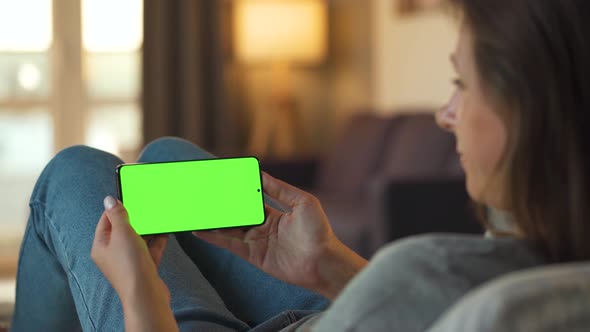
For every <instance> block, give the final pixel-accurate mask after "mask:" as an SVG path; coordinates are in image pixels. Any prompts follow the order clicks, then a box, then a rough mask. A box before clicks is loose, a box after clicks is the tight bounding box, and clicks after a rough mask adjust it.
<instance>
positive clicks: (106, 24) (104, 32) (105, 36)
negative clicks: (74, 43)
mask: <svg viewBox="0 0 590 332" xmlns="http://www.w3.org/2000/svg"><path fill="white" fill-rule="evenodd" d="M19 1H20V0H19ZM56 1H59V0H56ZM142 25H143V1H142V0H123V1H120V0H82V39H83V44H84V49H86V50H87V51H89V52H130V51H135V50H137V49H139V48H140V47H141V44H142V42H143V26H142Z"/></svg>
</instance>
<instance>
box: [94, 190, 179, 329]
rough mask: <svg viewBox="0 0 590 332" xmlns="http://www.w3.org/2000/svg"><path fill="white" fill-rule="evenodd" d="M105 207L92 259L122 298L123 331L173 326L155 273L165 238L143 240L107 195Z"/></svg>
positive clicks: (163, 288) (166, 296)
mask: <svg viewBox="0 0 590 332" xmlns="http://www.w3.org/2000/svg"><path fill="white" fill-rule="evenodd" d="M104 206H105V212H104V213H103V214H102V216H101V218H100V220H99V221H98V225H97V226H96V233H95V235H94V243H93V244H92V251H91V257H92V259H93V260H94V262H95V263H96V265H97V266H98V268H99V269H100V270H101V271H102V273H103V274H104V275H105V277H106V278H107V279H108V280H109V282H110V283H111V285H112V286H113V288H114V289H115V291H116V292H117V294H118V295H119V298H120V299H121V303H122V305H123V311H124V313H125V325H126V330H142V328H141V327H142V326H150V325H145V324H154V325H152V327H157V326H161V327H170V328H171V326H170V325H171V324H173V326H176V324H175V321H174V317H173V316H172V311H171V310H170V292H169V290H168V288H167V287H166V285H165V284H164V282H163V281H162V279H160V276H159V275H158V271H157V267H158V265H159V263H160V260H161V259H162V253H163V252H164V248H165V247H166V243H167V240H168V237H167V236H166V235H154V236H148V237H145V238H142V237H140V236H139V235H137V233H136V232H135V230H134V229H133V228H132V227H131V225H130V224H129V217H128V215H127V210H126V209H125V207H124V206H123V204H122V203H121V202H119V201H117V200H116V199H114V198H113V197H110V196H108V197H106V198H105V200H104ZM155 330H158V329H155ZM164 330H166V329H164Z"/></svg>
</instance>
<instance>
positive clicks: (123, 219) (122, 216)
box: [104, 196, 130, 228]
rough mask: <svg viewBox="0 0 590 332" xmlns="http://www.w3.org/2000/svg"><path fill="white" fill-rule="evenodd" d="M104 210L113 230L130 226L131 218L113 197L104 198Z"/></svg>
mask: <svg viewBox="0 0 590 332" xmlns="http://www.w3.org/2000/svg"><path fill="white" fill-rule="evenodd" d="M104 208H105V211H106V214H107V216H108V217H109V220H110V221H111V225H112V227H113V228H117V227H121V226H130V225H129V216H128V215H127V210H126V209H125V207H124V206H123V204H121V202H119V201H118V200H116V199H115V198H114V197H112V196H107V197H105V198H104Z"/></svg>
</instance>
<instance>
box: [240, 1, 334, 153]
mask: <svg viewBox="0 0 590 332" xmlns="http://www.w3.org/2000/svg"><path fill="white" fill-rule="evenodd" d="M324 1H325V0H236V2H235V11H234V14H235V16H234V38H235V39H234V49H235V53H236V57H237V59H238V60H239V61H241V62H244V63H248V64H267V65H270V66H271V67H272V76H271V77H272V78H271V86H269V87H268V89H266V90H267V91H269V102H268V104H267V105H265V106H263V107H258V108H257V109H256V110H255V112H254V113H255V114H254V121H253V126H252V134H251V137H250V143H249V149H250V152H251V153H253V154H255V155H257V156H263V157H264V156H267V155H269V154H270V155H272V156H273V157H278V158H287V157H290V156H292V155H293V154H294V153H295V152H296V150H297V143H298V142H300V141H301V139H300V137H298V135H299V132H300V127H299V115H298V114H297V102H296V100H295V98H294V96H293V91H292V88H291V85H290V76H291V70H292V69H291V68H292V66H294V65H307V66H310V65H317V64H319V63H321V62H322V61H323V60H324V58H325V56H326V48H327V46H326V44H327V43H326V37H327V36H326V35H327V22H326V21H327V9H326V4H325V2H324Z"/></svg>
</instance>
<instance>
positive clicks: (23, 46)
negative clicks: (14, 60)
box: [0, 0, 52, 52]
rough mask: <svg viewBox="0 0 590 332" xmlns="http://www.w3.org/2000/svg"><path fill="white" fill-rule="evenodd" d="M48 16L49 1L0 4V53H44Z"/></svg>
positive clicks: (6, 0)
mask: <svg viewBox="0 0 590 332" xmlns="http://www.w3.org/2000/svg"><path fill="white" fill-rule="evenodd" d="M51 13H52V11H51V0H0V50H1V51H25V52H26V51H33V52H37V51H41V52H42V51H46V50H47V49H48V48H49V46H50V45H51V40H52V19H51V15H52V14H51Z"/></svg>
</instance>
